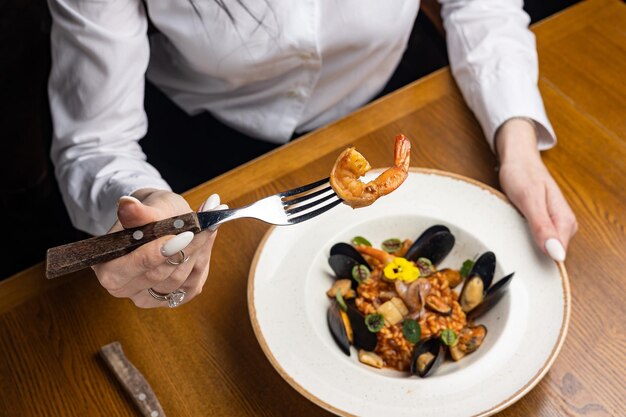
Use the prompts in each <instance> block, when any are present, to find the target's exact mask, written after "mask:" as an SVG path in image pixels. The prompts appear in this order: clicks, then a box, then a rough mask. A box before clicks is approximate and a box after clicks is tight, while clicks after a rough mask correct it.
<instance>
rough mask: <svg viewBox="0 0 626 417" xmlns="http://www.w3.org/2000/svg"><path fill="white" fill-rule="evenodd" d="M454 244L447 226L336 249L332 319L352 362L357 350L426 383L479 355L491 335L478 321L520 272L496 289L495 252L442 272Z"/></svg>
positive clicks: (359, 240)
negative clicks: (450, 364) (445, 366)
mask: <svg viewBox="0 0 626 417" xmlns="http://www.w3.org/2000/svg"><path fill="white" fill-rule="evenodd" d="M454 243H455V238H454V235H453V234H452V233H451V232H450V230H449V229H448V228H447V227H446V226H443V225H434V226H432V227H430V228H428V229H426V230H425V231H424V232H423V233H422V234H421V235H420V236H419V237H418V238H417V239H416V240H415V241H412V240H410V239H405V240H400V239H396V238H393V239H387V240H385V241H384V242H383V243H382V245H381V247H380V248H376V247H373V246H372V244H371V243H370V242H368V241H367V240H366V239H365V238H363V237H355V238H354V239H353V240H352V241H351V242H350V243H344V242H339V243H337V244H335V245H333V247H332V248H331V250H330V256H329V259H328V262H329V265H330V266H331V268H332V270H333V272H334V274H335V281H334V282H333V285H332V286H331V287H330V288H329V289H328V291H327V293H326V295H327V296H328V298H329V301H330V306H329V308H328V312H327V320H328V326H329V330H330V332H331V334H332V336H333V339H334V340H335V342H336V343H337V345H338V346H339V348H340V349H341V350H342V351H343V352H344V353H345V354H346V355H348V356H350V353H351V349H350V348H351V346H353V347H355V348H356V349H357V351H358V358H359V361H361V362H362V363H364V364H366V365H369V366H372V367H374V368H390V369H395V370H398V371H403V372H407V373H409V374H411V375H412V374H415V375H418V376H420V377H426V376H428V375H431V374H432V373H434V372H435V370H436V368H437V367H438V366H439V365H440V364H441V363H442V362H443V361H444V360H445V359H446V358H449V359H451V360H454V361H459V360H461V359H462V358H464V357H465V356H466V355H468V354H471V353H472V352H475V351H476V350H477V349H478V348H479V347H480V346H481V345H482V343H483V341H484V339H485V337H486V336H487V328H486V327H485V326H484V325H481V324H477V323H476V319H478V318H479V317H480V316H481V315H482V314H483V313H485V312H486V311H487V310H488V309H490V308H491V307H493V306H494V305H495V304H496V303H497V302H498V301H499V300H500V299H501V298H502V296H503V295H504V294H505V290H506V288H507V286H508V284H509V283H510V281H511V279H512V277H513V273H511V274H509V275H507V276H506V277H503V278H501V279H499V280H498V281H497V282H496V283H495V284H493V285H492V282H493V277H494V272H495V266H496V258H495V254H494V253H493V252H491V251H488V252H485V253H483V254H481V255H480V256H479V257H478V258H476V259H475V260H470V259H467V260H466V261H465V262H463V264H462V265H459V267H458V269H452V268H444V269H438V268H437V266H438V265H439V264H440V263H441V262H442V261H443V259H444V258H445V257H446V256H447V255H448V254H449V253H450V251H451V250H452V248H453V246H454ZM459 288H460V289H459Z"/></svg>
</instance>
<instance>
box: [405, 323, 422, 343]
mask: <svg viewBox="0 0 626 417" xmlns="http://www.w3.org/2000/svg"><path fill="white" fill-rule="evenodd" d="M402 334H403V335H404V338H405V339H406V340H408V341H409V342H411V343H413V344H416V343H417V342H419V340H420V337H421V336H422V328H421V326H420V324H419V323H418V322H417V321H415V320H413V319H405V320H404V321H403V322H402Z"/></svg>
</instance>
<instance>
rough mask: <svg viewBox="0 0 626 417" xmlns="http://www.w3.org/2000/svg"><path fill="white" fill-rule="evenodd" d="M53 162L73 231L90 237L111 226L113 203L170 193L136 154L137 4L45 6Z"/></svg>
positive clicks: (142, 128) (61, 2) (53, 1)
mask: <svg viewBox="0 0 626 417" xmlns="http://www.w3.org/2000/svg"><path fill="white" fill-rule="evenodd" d="M48 5H49V9H50V12H51V16H52V29H51V51H52V67H51V71H50V77H49V79H48V94H49V100H50V111H51V115H52V122H53V137H52V144H51V159H52V162H53V164H54V169H55V175H56V178H57V181H58V183H59V187H60V191H61V194H62V196H63V201H64V203H65V205H66V208H67V210H68V213H69V216H70V219H71V220H72V223H73V224H74V226H75V227H76V228H78V229H80V230H83V231H85V232H88V233H90V234H93V235H99V234H104V233H106V232H107V231H108V230H109V228H110V227H111V226H112V225H113V223H114V222H115V220H116V205H117V200H118V199H119V197H121V196H123V195H128V194H130V193H132V192H133V191H136V190H137V189H139V188H145V187H154V188H160V189H167V190H169V189H170V187H169V185H168V184H167V183H166V182H165V181H164V180H163V179H162V178H161V175H160V174H159V172H158V171H157V170H156V169H155V168H154V167H153V166H151V165H150V164H148V163H147V162H146V156H145V154H144V153H143V151H142V150H141V147H140V146H139V143H138V142H139V139H141V138H142V137H143V136H144V135H145V133H146V131H147V119H146V115H145V111H144V107H143V98H144V82H145V81H144V74H145V71H146V68H147V65H148V60H149V54H150V51H149V44H148V37H147V18H146V15H145V10H144V7H143V4H142V3H141V1H140V0H132V1H131V0H106V1H102V0H100V1H96V0H48Z"/></svg>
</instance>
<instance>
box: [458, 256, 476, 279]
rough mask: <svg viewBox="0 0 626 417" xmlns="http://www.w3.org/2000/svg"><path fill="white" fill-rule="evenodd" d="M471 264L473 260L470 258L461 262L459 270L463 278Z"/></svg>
mask: <svg viewBox="0 0 626 417" xmlns="http://www.w3.org/2000/svg"><path fill="white" fill-rule="evenodd" d="M473 266H474V261H472V260H471V259H466V260H465V261H464V262H463V265H462V266H461V271H460V273H461V276H462V277H463V278H467V276H468V275H469V273H470V271H471V270H472V267H473Z"/></svg>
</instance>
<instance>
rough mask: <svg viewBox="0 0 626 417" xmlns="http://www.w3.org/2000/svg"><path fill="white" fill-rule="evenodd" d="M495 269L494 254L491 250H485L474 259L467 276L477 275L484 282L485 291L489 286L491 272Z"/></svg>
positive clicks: (491, 276)
mask: <svg viewBox="0 0 626 417" xmlns="http://www.w3.org/2000/svg"><path fill="white" fill-rule="evenodd" d="M495 271H496V255H495V253H493V252H491V251H487V252H485V253H483V254H482V255H480V256H479V257H478V259H476V262H474V265H473V266H472V269H471V270H470V272H469V274H467V276H468V277H473V276H474V275H479V276H480V277H481V278H482V280H483V282H484V284H485V291H487V290H488V289H489V287H490V286H491V281H493V274H494V272H495Z"/></svg>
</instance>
